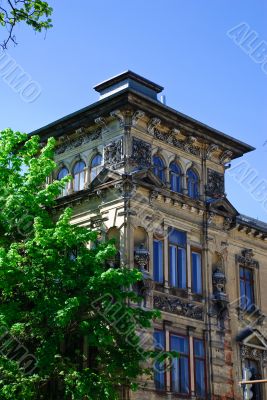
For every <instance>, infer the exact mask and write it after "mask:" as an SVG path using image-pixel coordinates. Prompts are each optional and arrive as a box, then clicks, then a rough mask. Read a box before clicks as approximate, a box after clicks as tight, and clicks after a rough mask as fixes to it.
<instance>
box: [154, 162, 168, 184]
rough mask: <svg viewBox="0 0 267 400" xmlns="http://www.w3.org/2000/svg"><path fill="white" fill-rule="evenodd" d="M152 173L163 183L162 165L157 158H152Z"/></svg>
mask: <svg viewBox="0 0 267 400" xmlns="http://www.w3.org/2000/svg"><path fill="white" fill-rule="evenodd" d="M153 172H154V174H155V175H156V176H157V177H158V178H159V179H160V180H161V181H164V180H165V179H164V178H165V177H164V163H163V161H162V159H161V158H160V157H159V156H154V157H153Z"/></svg>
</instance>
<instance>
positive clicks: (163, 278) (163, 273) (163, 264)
mask: <svg viewBox="0 0 267 400" xmlns="http://www.w3.org/2000/svg"><path fill="white" fill-rule="evenodd" d="M155 242H160V243H162V281H156V280H155V251H154V243H155ZM164 255H165V246H164V239H163V238H156V237H155V236H153V281H154V282H156V283H157V284H164V281H165V268H164V266H165V263H164ZM159 275H160V274H159Z"/></svg>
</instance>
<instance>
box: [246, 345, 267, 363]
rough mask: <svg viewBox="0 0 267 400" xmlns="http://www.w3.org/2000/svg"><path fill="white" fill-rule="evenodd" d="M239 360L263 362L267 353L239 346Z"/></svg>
mask: <svg viewBox="0 0 267 400" xmlns="http://www.w3.org/2000/svg"><path fill="white" fill-rule="evenodd" d="M240 356H241V360H242V361H244V360H245V359H246V358H249V359H250V360H255V361H263V360H266V358H267V351H266V350H265V351H264V350H260V349H256V348H254V347H250V346H246V345H241V347H240Z"/></svg>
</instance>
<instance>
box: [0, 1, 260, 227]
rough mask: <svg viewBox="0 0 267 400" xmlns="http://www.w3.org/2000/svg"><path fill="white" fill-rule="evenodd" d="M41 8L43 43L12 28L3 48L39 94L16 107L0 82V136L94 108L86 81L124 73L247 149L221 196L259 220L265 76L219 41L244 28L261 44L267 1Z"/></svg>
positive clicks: (233, 48)
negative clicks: (151, 84) (45, 25)
mask: <svg viewBox="0 0 267 400" xmlns="http://www.w3.org/2000/svg"><path fill="white" fill-rule="evenodd" d="M50 4H51V5H52V6H53V7H54V15H53V24H54V28H53V29H51V30H50V31H48V32H47V34H46V35H45V34H34V33H33V32H32V31H31V30H30V29H28V28H25V27H22V26H21V27H19V28H18V29H17V31H16V33H17V39H18V41H19V45H18V46H16V47H13V46H12V45H11V46H10V47H9V49H8V54H9V55H10V56H12V57H13V59H14V60H15V61H16V63H17V64H18V65H20V66H21V68H23V69H24V70H25V71H26V72H27V73H28V74H29V75H30V76H31V77H32V79H33V80H34V81H37V82H38V83H39V84H40V86H41V88H42V91H41V94H40V96H39V97H38V99H37V100H36V101H34V102H32V103H25V102H23V101H22V100H21V97H20V96H19V95H18V93H15V92H14V91H13V90H12V89H11V88H10V87H9V86H8V85H7V84H6V83H5V82H4V81H3V79H1V77H0V104H1V109H0V110H1V111H0V116H1V118H0V129H4V128H6V127H12V128H13V129H18V130H21V131H26V132H30V131H32V130H33V129H37V128H39V127H41V126H43V125H45V124H47V123H49V122H52V121H54V120H55V119H57V118H60V117H62V116H64V115H66V114H68V113H71V112H73V111H75V110H78V109H80V108H82V107H84V106H86V105H88V104H90V103H92V102H94V101H96V100H97V99H98V95H97V93H96V92H94V90H93V89H92V87H93V86H94V85H95V84H96V83H99V82H101V81H103V80H105V79H107V78H108V77H111V76H113V75H116V74H118V73H120V72H122V71H124V70H126V69H131V70H133V71H135V72H137V73H138V74H141V75H143V76H145V77H147V78H148V79H151V80H153V81H155V82H156V83H159V84H161V85H162V86H164V87H165V91H164V93H165V95H166V98H167V104H168V105H169V106H171V107H173V108H175V109H177V110H179V111H181V112H183V113H185V114H187V115H189V116H191V117H193V118H196V119H198V120H200V121H202V122H204V123H206V124H208V125H210V126H212V127H215V128H217V129H218V130H221V131H223V132H225V133H227V134H229V135H232V136H234V137H236V138H238V139H240V140H242V141H244V142H247V143H249V144H251V145H253V146H255V147H256V151H254V152H253V153H250V154H248V155H246V156H245V157H243V159H242V160H240V161H242V162H243V166H242V165H241V166H240V168H241V167H243V172H242V171H241V172H240V170H238V173H237V172H234V170H233V172H232V175H234V177H233V176H230V174H227V184H226V191H227V194H228V198H229V199H230V201H232V203H233V205H234V206H235V207H236V208H237V209H238V210H239V211H240V212H241V213H245V214H247V215H250V216H252V217H255V218H259V219H262V220H265V221H267V202H266V204H265V205H264V204H263V201H262V198H263V197H264V196H263V195H261V194H259V193H258V194H257V190H256V191H255V188H256V187H257V186H259V187H260V188H263V189H262V190H263V192H264V186H262V185H264V181H265V180H266V181H267V168H266V158H267V144H266V145H265V146H264V143H265V142H266V141H267V112H266V111H267V73H264V72H263V70H262V68H261V64H260V63H256V62H255V61H254V60H253V57H251V56H250V55H249V53H248V52H247V53H245V51H244V50H242V48H240V46H238V45H237V44H236V43H235V42H234V41H233V40H232V39H231V38H230V37H229V36H228V35H227V32H228V31H229V30H230V29H232V28H234V27H235V26H237V25H239V24H241V23H246V24H247V25H248V26H249V27H250V29H251V30H252V31H255V33H256V40H257V41H258V42H259V43H260V42H261V41H266V42H267V24H266V20H267V2H266V1H263V0H259V1H257V2H252V1H248V0H245V1H244V0H235V1H232V0H223V1H222V0H218V1H214V0H198V1H196V0H164V1H163V0H153V1H152V0H146V1H141V0H135V1H122V0H113V1H112V2H111V1H108V0H98V1H93V0H91V1H85V0H83V1H82V0H75V7H74V6H73V3H72V4H71V3H70V2H62V1H59V0H58V1H55V0H53V1H52V2H50ZM0 34H1V35H2V34H3V31H2V30H1V31H0ZM266 69H267V68H266ZM266 72H267V71H266ZM240 161H239V160H237V161H235V162H233V163H232V166H233V167H235V166H238V165H240ZM236 171H237V170H236ZM250 172H251V173H250ZM242 174H243V175H242ZM245 176H247V177H248V178H247V179H246V178H244V177H245ZM266 198H267V189H266Z"/></svg>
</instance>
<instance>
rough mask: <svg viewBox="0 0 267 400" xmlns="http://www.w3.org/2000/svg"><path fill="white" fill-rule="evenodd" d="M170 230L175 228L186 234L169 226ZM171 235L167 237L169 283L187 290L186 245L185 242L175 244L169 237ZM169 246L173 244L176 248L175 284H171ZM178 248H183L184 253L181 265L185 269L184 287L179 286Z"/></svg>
mask: <svg viewBox="0 0 267 400" xmlns="http://www.w3.org/2000/svg"><path fill="white" fill-rule="evenodd" d="M171 229H172V230H176V231H178V232H182V233H184V234H185V235H186V232H184V231H179V229H176V228H171ZM170 237H171V235H169V237H168V280H169V285H170V287H171V288H176V289H181V290H187V289H188V270H187V259H188V254H187V245H186V243H185V244H184V245H181V244H177V243H174V242H172V241H171V239H170ZM171 246H174V247H175V248H176V274H177V286H174V285H172V283H171V282H172V277H171V257H170V248H171ZM179 249H183V250H184V253H185V265H184V266H183V268H184V270H185V287H182V286H179V273H178V272H179V264H178V251H179Z"/></svg>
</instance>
